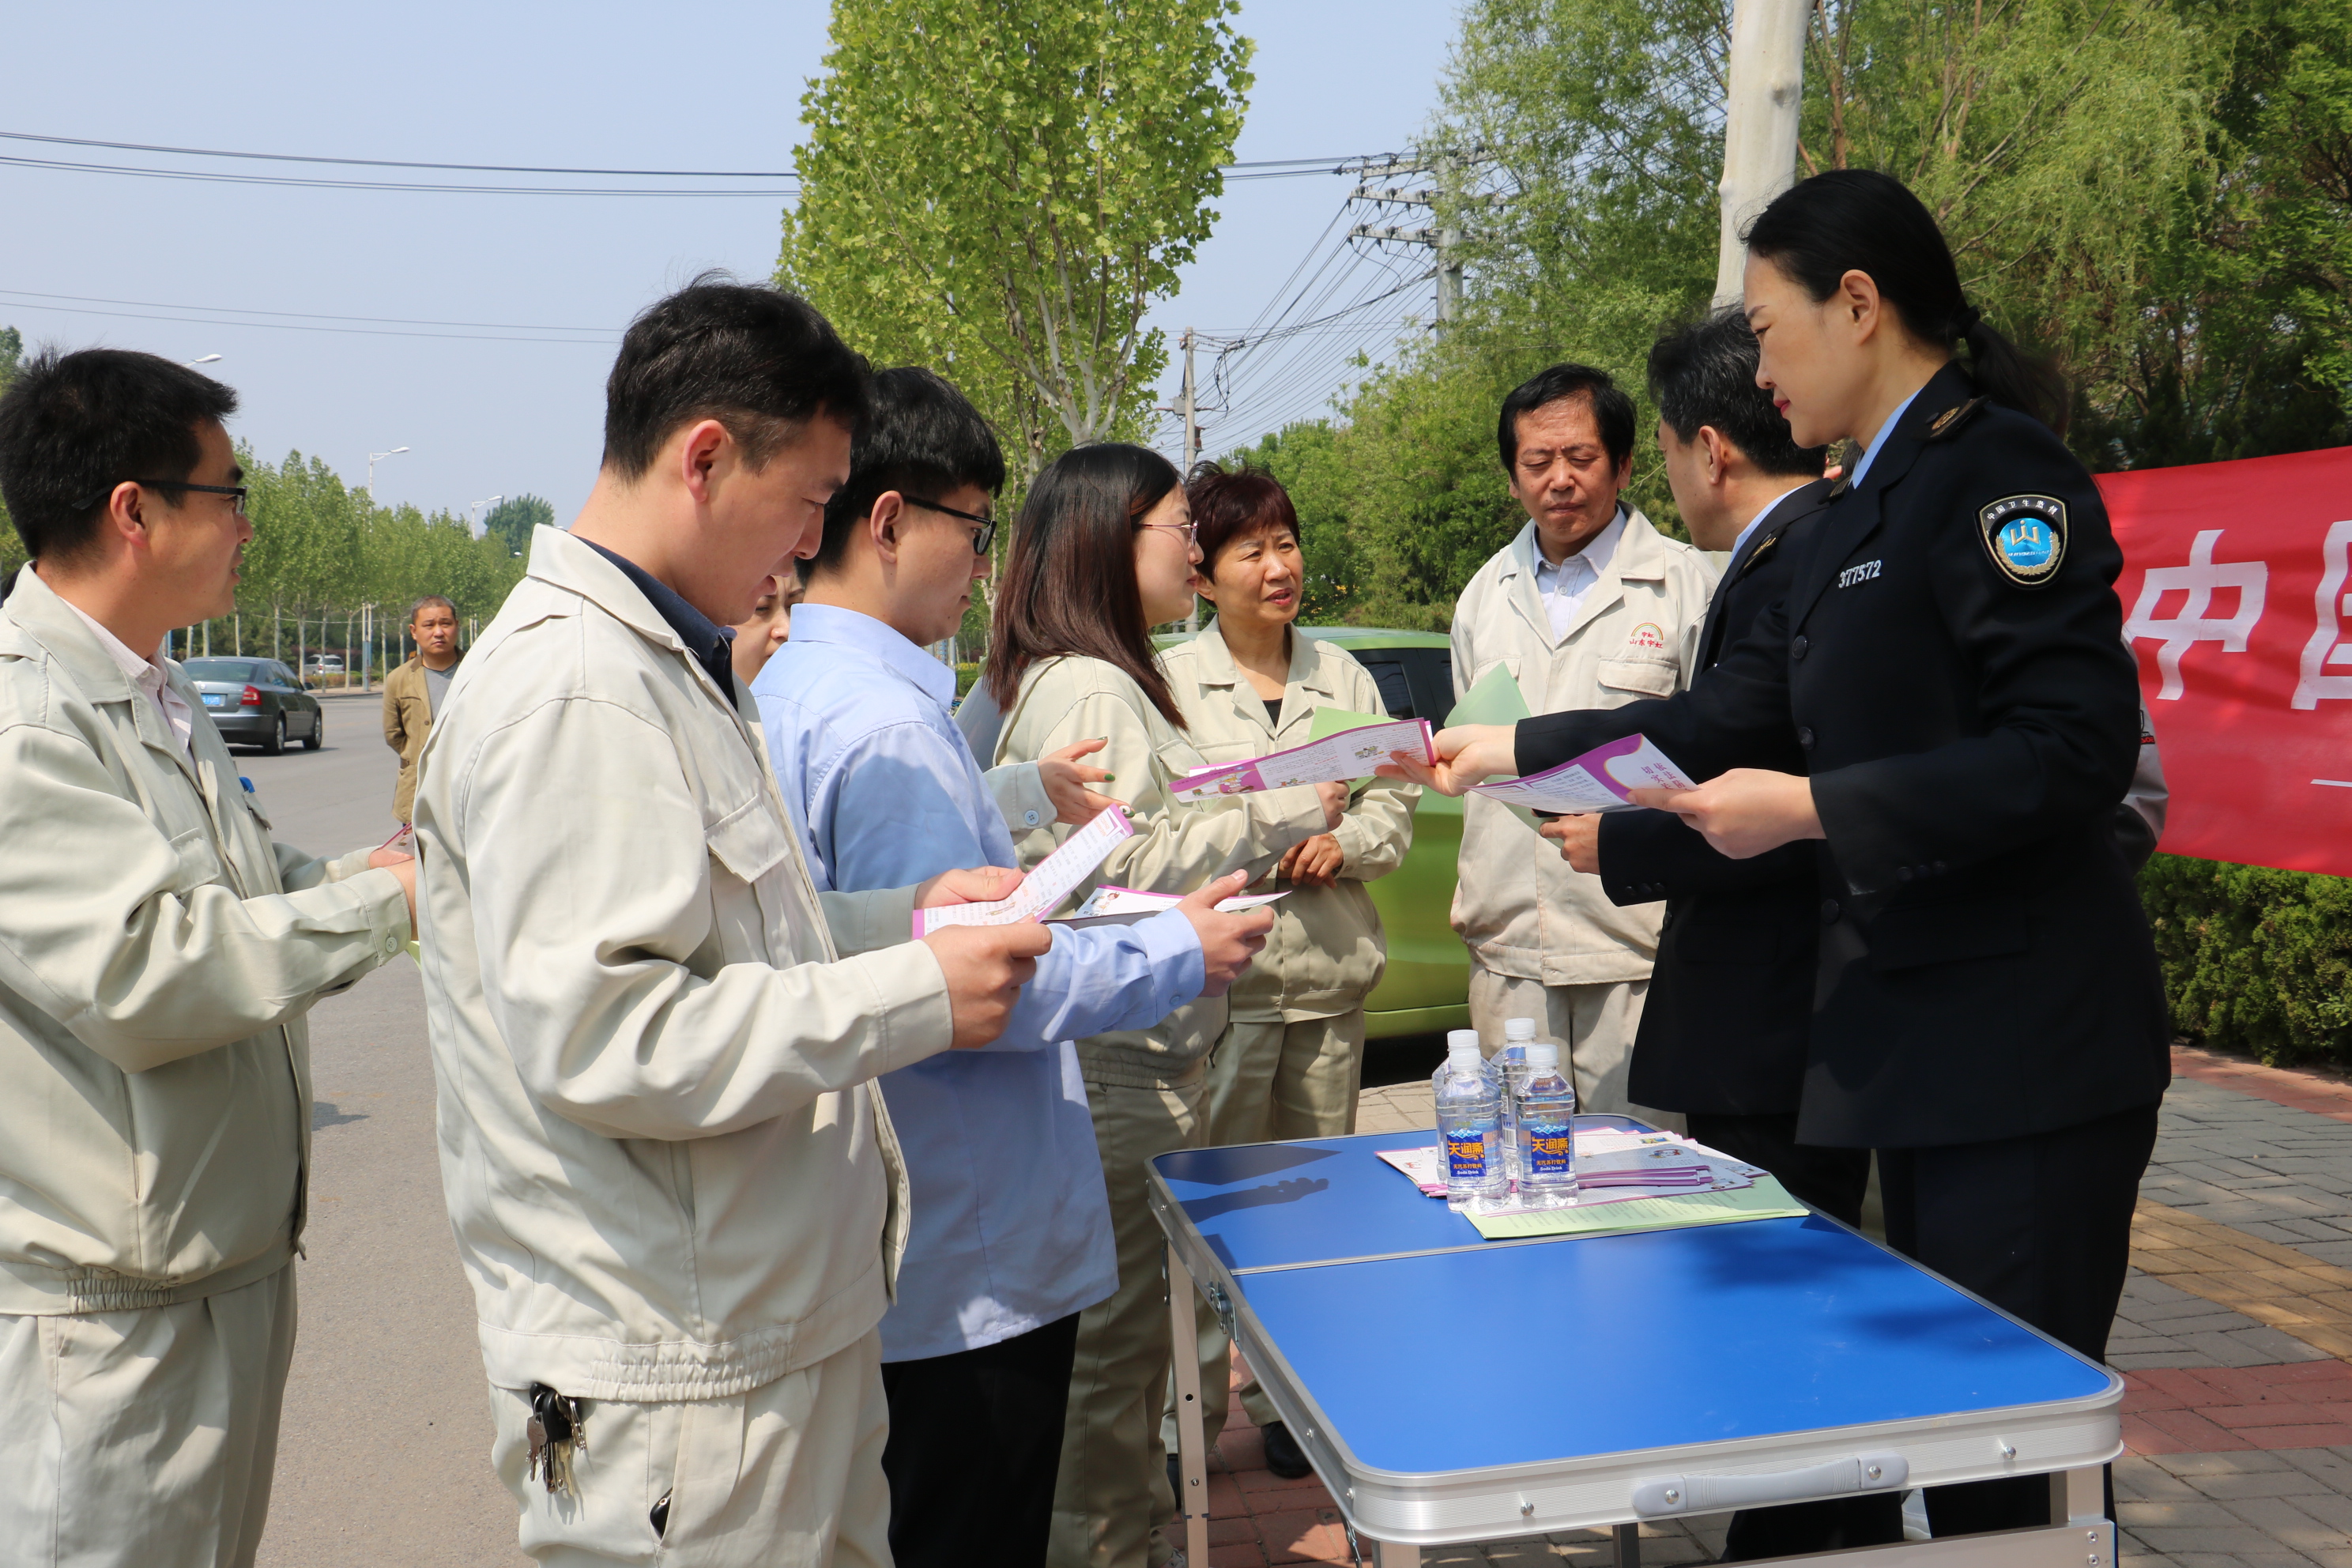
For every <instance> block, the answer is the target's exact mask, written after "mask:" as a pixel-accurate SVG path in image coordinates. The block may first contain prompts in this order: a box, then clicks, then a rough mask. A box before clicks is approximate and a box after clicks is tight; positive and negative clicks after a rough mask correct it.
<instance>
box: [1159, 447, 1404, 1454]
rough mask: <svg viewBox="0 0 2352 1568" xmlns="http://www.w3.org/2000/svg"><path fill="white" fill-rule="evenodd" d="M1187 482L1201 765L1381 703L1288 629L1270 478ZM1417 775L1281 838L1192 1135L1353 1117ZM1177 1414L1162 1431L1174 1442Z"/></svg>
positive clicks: (1259, 1394) (1293, 519)
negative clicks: (1379, 905)
mask: <svg viewBox="0 0 2352 1568" xmlns="http://www.w3.org/2000/svg"><path fill="white" fill-rule="evenodd" d="M1185 494H1186V496H1187V498H1188V499H1189V500H1190V502H1191V505H1192V521H1193V525H1194V527H1195V529H1196V530H1197V537H1198V539H1199V542H1200V546H1201V556H1202V562H1201V566H1200V569H1199V571H1198V573H1197V574H1195V577H1194V586H1195V587H1196V588H1197V589H1198V590H1199V592H1200V594H1201V596H1202V597H1203V598H1205V599H1207V600H1209V601H1210V602H1211V604H1212V605H1214V606H1215V608H1216V612H1217V618H1216V619H1215V620H1213V621H1212V622H1211V623H1210V624H1209V625H1208V626H1205V627H1203V628H1202V631H1201V633H1200V635H1199V636H1198V637H1194V638H1192V640H1191V641H1190V642H1184V643H1179V644H1178V645H1176V646H1175V647H1171V648H1170V649H1169V650H1168V651H1167V652H1165V653H1163V654H1161V655H1160V664H1161V666H1162V667H1163V668H1165V669H1166V670H1167V672H1168V686H1169V689H1170V690H1171V691H1173V692H1174V693H1175V694H1176V706H1177V708H1178V709H1179V710H1181V711H1182V713H1183V715H1184V725H1185V729H1186V730H1187V731H1189V732H1190V734H1191V736H1192V744H1193V746H1194V748H1195V749H1197V750H1198V751H1199V752H1200V753H1201V755H1202V757H1204V758H1206V759H1207V760H1208V761H1209V762H1211V763H1234V762H1242V761H1244V760H1246V759H1248V758H1251V757H1262V756H1265V754H1266V753H1267V752H1278V751H1281V750H1283V749H1285V748H1286V747H1290V746H1303V745H1305V744H1306V743H1307V742H1308V741H1309V740H1311V739H1312V738H1313V733H1312V732H1313V730H1314V727H1315V714H1316V711H1317V710H1318V709H1322V708H1334V709H1341V710H1346V711H1349V712H1353V713H1381V714H1385V713H1386V712H1387V710H1386V708H1384V707H1383V706H1382V705H1381V689H1380V687H1379V686H1378V685H1377V684H1376V683H1375V682H1374V681H1373V679H1372V677H1371V673H1370V671H1369V670H1367V669H1365V668H1364V667H1363V666H1362V665H1360V664H1358V663H1357V662H1356V661H1355V659H1354V658H1352V657H1351V656H1350V655H1349V654H1348V653H1347V652H1346V651H1345V650H1344V649H1341V648H1338V647H1333V646H1331V645H1330V644H1328V643H1326V642H1320V641H1318V640H1317V639H1316V638H1313V637H1305V636H1302V635H1300V634H1299V633H1298V632H1297V630H1296V629H1294V627H1293V626H1292V625H1291V623H1292V622H1294V621H1296V620H1297V618H1298V610H1299V603H1300V595H1301V593H1302V590H1303V589H1304V588H1305V586H1306V579H1307V572H1306V562H1305V558H1304V556H1303V555H1302V554H1301V552H1300V548H1299V538H1298V513H1297V510H1294V509H1293V507H1292V506H1291V504H1290V497H1289V496H1288V495H1286V493H1284V490H1283V488H1282V486H1281V485H1280V483H1278V482H1277V481H1276V479H1275V478H1274V476H1272V475H1271V474H1267V473H1264V472H1261V471H1257V470H1253V469H1247V468H1244V469H1243V470H1241V471H1239V472H1237V473H1227V472H1225V471H1224V470H1223V468H1219V467H1217V465H1215V464H1214V463H1203V464H1202V465H1200V466H1199V467H1198V468H1194V469H1193V470H1192V479H1191V481H1190V482H1189V483H1188V484H1187V485H1186V486H1185ZM1420 795H1421V792H1420V791H1419V790H1418V789H1416V788H1414V787H1413V786H1412V785H1411V784H1397V783H1394V782H1392V781H1390V780H1386V779H1381V780H1374V781H1371V782H1369V783H1366V784H1359V785H1358V786H1356V788H1355V790H1354V791H1353V792H1352V794H1351V795H1350V797H1349V801H1348V804H1347V807H1346V810H1345V813H1344V815H1342V816H1340V818H1339V825H1338V826H1335V827H1333V828H1332V829H1331V830H1330V831H1329V832H1328V833H1318V834H1317V835H1315V836H1314V837H1312V838H1307V839H1302V840H1301V841H1300V842H1298V843H1297V844H1294V845H1292V846H1291V847H1289V848H1288V849H1287V850H1285V851H1284V852H1283V856H1282V858H1281V859H1280V860H1278V861H1276V863H1275V867H1274V869H1273V871H1272V872H1271V873H1269V874H1268V877H1267V879H1266V880H1265V884H1263V886H1262V889H1261V890H1265V891H1272V890H1275V889H1276V888H1277V887H1278V888H1280V889H1284V890H1286V892H1287V894H1288V896H1287V897H1286V898H1285V899H1284V900H1282V901H1281V902H1280V903H1278V904H1275V905H1273V906H1271V908H1272V909H1273V910H1274V930H1273V931H1272V933H1271V934H1270V935H1269V936H1268V937H1267V939H1266V946H1265V952H1263V953H1261V954H1260V955H1259V957H1258V961H1257V964H1256V967H1255V968H1254V969H1252V970H1251V971H1250V973H1248V974H1246V975H1244V977H1243V978H1242V979H1241V980H1240V981H1239V982H1238V983H1237V984H1235V985H1234V988H1233V990H1232V991H1231V992H1229V993H1228V994H1226V997H1225V1031H1224V1033H1223V1035H1221V1036H1219V1037H1218V1039H1217V1043H1216V1045H1215V1047H1213V1049H1212V1050H1211V1051H1210V1053H1209V1072H1208V1079H1207V1083H1206V1086H1205V1088H1204V1090H1203V1097H1202V1128H1201V1134H1200V1142H1201V1143H1202V1144H1203V1145H1218V1144H1227V1143H1264V1142H1273V1141H1276V1140H1280V1139H1289V1138H1333V1137H1339V1136H1341V1135H1344V1134H1346V1133H1349V1132H1353V1131H1355V1130H1356V1094H1357V1090H1358V1088H1359V1086H1360V1084H1361V1082H1362V1080H1363V1068H1364V998H1365V997H1366V996H1367V995H1369V994H1370V993H1371V989H1372V987H1373V986H1375V985H1378V984H1380V982H1381V971H1382V970H1383V969H1385V968H1386V967H1387V964H1388V944H1387V942H1386V939H1385V938H1384V936H1383V935H1382V933H1381V917H1380V912H1379V911H1378V910H1375V909H1373V908H1372V899H1371V895H1370V893H1368V892H1366V891H1365V890H1364V884H1365V883H1366V882H1369V881H1370V880H1372V879H1375V878H1378V877H1385V876H1387V875H1388V874H1389V873H1390V872H1391V871H1393V870H1395V869H1396V868H1397V867H1398V865H1399V864H1400V863H1402V860H1403V859H1404V855H1405V851H1406V850H1407V849H1409V848H1411V847H1412V805H1413V802H1414V801H1415V800H1416V799H1418V798H1419V797H1420ZM1196 1305H1197V1306H1199V1307H1200V1308H1201V1310H1200V1313H1199V1317H1200V1321H1201V1326H1200V1335H1201V1387H1202V1389H1203V1390H1204V1391H1206V1393H1207V1394H1208V1395H1209V1397H1207V1398H1205V1399H1204V1400H1203V1401H1202V1409H1201V1415H1202V1423H1203V1426H1204V1427H1205V1430H1206V1432H1207V1436H1208V1442H1209V1445H1210V1446H1211V1447H1214V1446H1215V1445H1216V1441H1217V1435H1218V1433H1219V1432H1221V1431H1223V1428H1224V1424H1225V1405H1226V1402H1225V1401H1224V1400H1223V1399H1222V1398H1220V1397H1217V1395H1218V1394H1222V1393H1223V1390H1224V1387H1225V1384H1226V1381H1227V1379H1226V1373H1225V1366H1226V1357H1227V1354H1228V1352H1229V1350H1230V1346H1229V1343H1228V1342H1227V1340H1226V1337H1225V1332H1224V1330H1223V1326H1222V1325H1220V1324H1219V1323H1218V1321H1217V1318H1216V1314H1215V1313H1213V1312H1212V1311H1209V1310H1207V1305H1206V1303H1205V1302H1200V1303H1196ZM1241 1397H1242V1405H1243V1408H1244V1409H1245V1410H1247V1411H1248V1412H1249V1415H1250V1419H1251V1420H1253V1421H1255V1422H1256V1423H1257V1425H1258V1426H1259V1428H1260V1429H1261V1431H1263V1433H1264V1434H1265V1462H1266V1468H1269V1469H1271V1470H1272V1471H1274V1473H1275V1474H1276V1475H1278V1476H1282V1477H1284V1478H1286V1479H1293V1480H1295V1479H1297V1478H1299V1477H1301V1476H1304V1475H1306V1474H1307V1471H1308V1469H1309V1468H1310V1467H1309V1466H1308V1464H1307V1456H1306V1455H1305V1454H1304V1453H1303V1452H1302V1451H1300V1449H1299V1447H1298V1444H1297V1440H1296V1439H1295V1438H1293V1437H1292V1436H1291V1435H1290V1429H1289V1428H1288V1427H1287V1426H1285V1425H1283V1422H1282V1419H1281V1417H1280V1416H1279V1415H1276V1412H1275V1408H1274V1406H1273V1405H1272V1404H1271V1403H1269V1402H1268V1401H1267V1399H1266V1397H1265V1393H1264V1392H1263V1391H1262V1390H1261V1389H1260V1388H1259V1387H1258V1384H1257V1381H1256V1379H1255V1378H1252V1379H1251V1380H1250V1382H1249V1383H1248V1384H1245V1385H1244V1387H1243V1389H1242V1394H1241ZM1174 1421H1175V1415H1174V1413H1173V1411H1172V1410H1171V1413H1170V1414H1169V1415H1167V1416H1166V1417H1165V1418H1164V1419H1163V1421H1162V1425H1161V1434H1160V1436H1161V1440H1162V1441H1163V1442H1164V1443H1166V1444H1167V1446H1168V1450H1169V1454H1170V1457H1171V1459H1172V1458H1173V1457H1174V1455H1175V1443H1174V1440H1173V1439H1174V1436H1175V1427H1174V1425H1173V1423H1174Z"/></svg>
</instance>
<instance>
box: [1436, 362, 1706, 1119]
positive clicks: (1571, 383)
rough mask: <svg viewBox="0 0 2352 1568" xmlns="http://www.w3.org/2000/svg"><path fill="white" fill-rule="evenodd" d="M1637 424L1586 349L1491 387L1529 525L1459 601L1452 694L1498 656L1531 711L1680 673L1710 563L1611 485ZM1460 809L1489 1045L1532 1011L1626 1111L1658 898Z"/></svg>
mask: <svg viewBox="0 0 2352 1568" xmlns="http://www.w3.org/2000/svg"><path fill="white" fill-rule="evenodd" d="M1633 426H1634V416H1633V400H1632V399H1630V398H1628V397H1627V396H1626V395H1625V394H1624V393H1623V392H1622V391H1620V390H1619V389H1618V387H1617V386H1616V384H1614V383H1612V381H1611V380H1610V378H1609V377H1608V375H1607V374H1604V373H1603V372H1601V371H1598V370H1594V369H1592V368H1591V367H1589V366H1586V365H1580V364H1574V363H1562V364H1556V365H1553V366H1551V367H1550V368H1549V369H1548V370H1545V371H1543V372H1541V373H1540V374H1537V375H1536V376H1535V377H1533V378H1532V379H1530V380H1529V381H1528V382H1526V383H1525V384H1522V385H1520V386H1519V387H1517V388H1516V389H1515V390H1514V391H1513V392H1512V393H1511V395H1509V396H1507V397H1506V398H1505V399H1504V400H1503V407H1502V414H1501V416H1500V418H1499V420H1498V421H1497V427H1496V439H1497V443H1498V445H1499V446H1500V447H1501V457H1502V460H1503V469H1504V472H1506V473H1507V474H1508V475H1509V476H1510V483H1511V494H1512V495H1513V496H1514V497H1515V498H1516V499H1517V500H1518V503H1519V505H1520V506H1521V507H1523V508H1525V509H1526V510H1527V513H1528V524H1527V526H1526V527H1525V528H1523V529H1521V530H1520V531H1519V532H1518V535H1517V538H1515V539H1513V540H1512V541H1511V542H1510V543H1508V544H1507V545H1506V546H1504V547H1503V548H1502V549H1501V550H1500V551H1498V552H1496V554H1495V556H1494V558H1493V559H1492V560H1490V561H1488V562H1487V563H1486V564H1485V565H1484V566H1481V567H1480V568H1479V569H1478V572H1477V574H1476V575H1475V576H1474V577H1472V578H1471V579H1470V583H1469V585H1468V586H1467V587H1465V588H1464V589H1463V590H1462V597H1461V599H1460V601H1459V602H1458V603H1457V604H1456V605H1454V629H1453V642H1454V692H1455V695H1456V696H1459V695H1461V694H1462V693H1464V692H1466V691H1468V690H1469V689H1470V688H1471V687H1472V686H1473V685H1475V683H1476V682H1477V681H1478V679H1480V678H1481V677H1483V676H1486V674H1488V673H1489V672H1490V671H1492V670H1493V669H1495V668H1496V667H1497V666H1500V667H1502V668H1506V669H1507V670H1509V672H1510V673H1511V675H1512V676H1513V677H1514V678H1515V679H1517V682H1518V685H1519V689H1520V691H1521V693H1522V694H1523V695H1524V696H1525V697H1526V699H1527V702H1528V708H1529V709H1530V710H1532V711H1534V712H1537V713H1549V712H1553V711H1556V710H1560V709H1568V708H1614V707H1616V706H1618V705H1620V704H1622V703H1626V702H1632V701H1634V700H1638V699H1641V698H1644V697H1664V696H1666V695H1668V694H1670V693H1672V692H1675V691H1679V690H1681V689H1683V688H1685V687H1686V686H1688V685H1689V684H1690V680H1691V676H1692V674H1693V673H1694V671H1695V670H1696V664H1697V647H1698V637H1699V632H1700V629H1701V627H1702V626H1704V625H1705V623H1706V606H1707V600H1708V599H1709V597H1710V596H1711V595H1713V593H1714V590H1715V581H1716V577H1717V571H1716V568H1715V567H1714V566H1713V565H1712V564H1711V563H1709V562H1708V561H1707V559H1706V556H1704V555H1702V554H1701V553H1700V552H1697V551H1696V550H1694V549H1692V548H1691V547H1690V546H1689V545H1687V544H1683V543H1679V542H1676V541H1675V540H1671V539H1668V538H1666V537H1665V536H1664V535H1663V534H1661V533H1660V532H1658V531H1657V530H1656V529H1655V528H1654V527H1653V526H1651V523H1650V520H1649V519H1647V518H1645V517H1643V515H1642V514H1641V512H1640V511H1639V510H1633V509H1629V508H1627V507H1625V506H1624V505H1623V504H1622V503H1621V502H1620V501H1619V500H1618V494H1619V492H1620V491H1621V490H1622V489H1624V487H1625V484H1626V481H1627V480H1628V479H1631V478H1632V477H1633ZM1464 807H1465V809H1464V811H1463V816H1462V860H1461V880H1460V883H1459V885H1458V886H1457V887H1456V889H1455V891H1454V930H1455V931H1459V932H1460V933H1461V934H1462V940H1463V941H1464V942H1466V943H1468V944H1469V948H1470V960H1471V968H1470V1021H1471V1024H1472V1026H1474V1027H1475V1028H1476V1029H1477V1031H1478V1036H1479V1038H1480V1040H1481V1041H1482V1042H1484V1044H1485V1045H1486V1049H1487V1051H1488V1052H1489V1053H1490V1054H1491V1053H1492V1052H1493V1051H1494V1050H1495V1049H1496V1047H1498V1046H1499V1045H1500V1044H1501V1043H1502V1038H1503V1023H1504V1020H1506V1019H1507V1018H1529V1019H1532V1020H1534V1021H1535V1025H1536V1029H1537V1032H1538V1036H1539V1037H1548V1038H1550V1039H1554V1040H1557V1041H1559V1043H1560V1044H1561V1045H1562V1046H1563V1047H1565V1048H1566V1053H1567V1060H1568V1064H1569V1066H1570V1070H1571V1072H1572V1074H1573V1076H1574V1081H1575V1084H1576V1095H1577V1100H1578V1105H1579V1109H1580V1110H1589V1111H1622V1110H1627V1109H1628V1106H1629V1101H1628V1100H1627V1099H1626V1096H1625V1074H1626V1063H1627V1058H1628V1057H1629V1056H1630V1055H1631V1053H1632V1051H1633V1033H1634V1030H1635V1029H1636V1028H1637V1027H1638V1026H1639V1025H1640V1024H1641V1021H1642V1004H1643V998H1644V996H1645V995H1646V994H1647V992H1648V990H1649V984H1650V965H1651V962H1652V960H1653V959H1654V957H1655V955H1656V953H1657V948H1658V921H1659V918H1660V916H1661V915H1662V914H1663V913H1664V905H1663V904H1636V905H1633V906H1631V907H1628V908H1623V909H1621V908H1619V907H1618V906H1617V905H1615V904H1613V903H1612V902H1610V900H1609V895H1608V894H1607V892H1605V891H1604V890H1603V889H1602V888H1601V879H1600V878H1598V877H1594V876H1589V875H1587V874H1586V873H1584V872H1581V871H1579V870H1576V869H1574V868H1571V867H1570V865H1569V864H1568V862H1567V861H1566V860H1564V859H1562V858H1560V857H1559V855H1557V854H1546V853H1544V852H1543V851H1545V850H1546V849H1548V848H1549V847H1550V846H1549V844H1548V843H1547V842H1546V841H1545V840H1543V839H1541V838H1539V837H1537V836H1536V832H1535V830H1534V828H1532V827H1531V826H1528V823H1527V822H1526V821H1525V820H1524V819H1523V818H1521V817H1518V816H1514V815H1513V814H1512V813H1511V812H1510V811H1509V810H1508V809H1507V808H1506V807H1504V806H1502V805H1497V804H1496V802H1494V801H1491V800H1485V799H1482V798H1480V797H1478V796H1476V795H1472V796H1471V797H1469V798H1468V799H1467V800H1466V801H1465V802H1464ZM1667 1120H1672V1119H1671V1118H1669V1119H1667Z"/></svg>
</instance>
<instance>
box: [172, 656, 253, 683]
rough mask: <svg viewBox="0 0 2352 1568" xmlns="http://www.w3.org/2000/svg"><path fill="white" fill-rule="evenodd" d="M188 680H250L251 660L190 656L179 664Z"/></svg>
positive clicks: (251, 673)
mask: <svg viewBox="0 0 2352 1568" xmlns="http://www.w3.org/2000/svg"><path fill="white" fill-rule="evenodd" d="M180 668H182V669H184V670H186V671H187V672H188V679H190V680H251V679H253V661H252V660H251V659H247V658H192V659H190V660H188V661H187V662H186V663H185V664H183V665H182V666H180Z"/></svg>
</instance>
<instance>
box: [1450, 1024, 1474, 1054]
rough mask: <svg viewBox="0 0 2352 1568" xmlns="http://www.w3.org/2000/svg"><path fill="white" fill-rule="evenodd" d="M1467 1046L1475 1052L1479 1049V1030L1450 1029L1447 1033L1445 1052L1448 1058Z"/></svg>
mask: <svg viewBox="0 0 2352 1568" xmlns="http://www.w3.org/2000/svg"><path fill="white" fill-rule="evenodd" d="M1465 1046H1467V1047H1470V1048H1471V1049H1472V1050H1474V1051H1475V1050H1477V1049H1478V1048H1479V1047H1478V1031H1477V1030H1475V1029H1448V1030H1446V1031H1445V1050H1446V1054H1447V1055H1448V1056H1451V1055H1452V1054H1453V1053H1454V1052H1455V1051H1458V1050H1460V1049H1461V1048H1462V1047H1465Z"/></svg>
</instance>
